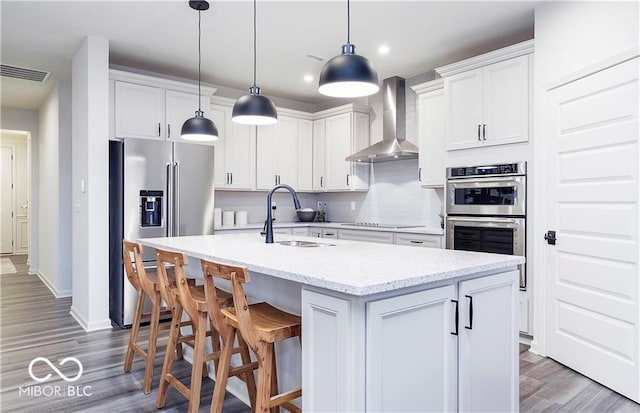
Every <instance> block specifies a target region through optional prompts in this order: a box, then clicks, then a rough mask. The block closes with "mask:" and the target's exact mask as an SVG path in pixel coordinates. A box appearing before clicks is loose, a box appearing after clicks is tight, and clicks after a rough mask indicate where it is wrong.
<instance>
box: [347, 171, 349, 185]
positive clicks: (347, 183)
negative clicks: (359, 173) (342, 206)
mask: <svg viewBox="0 0 640 413" xmlns="http://www.w3.org/2000/svg"><path fill="white" fill-rule="evenodd" d="M347 186H349V174H347Z"/></svg>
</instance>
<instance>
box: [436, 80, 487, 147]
mask: <svg viewBox="0 0 640 413" xmlns="http://www.w3.org/2000/svg"><path fill="white" fill-rule="evenodd" d="M444 90H445V92H444V96H445V107H446V110H447V116H446V124H445V133H446V141H447V150H450V151H451V150H456V149H465V148H473V147H477V146H478V145H482V137H481V132H482V131H481V130H480V128H481V125H482V69H476V70H470V71H468V72H464V73H459V74H457V75H453V76H450V77H447V78H445V79H444Z"/></svg>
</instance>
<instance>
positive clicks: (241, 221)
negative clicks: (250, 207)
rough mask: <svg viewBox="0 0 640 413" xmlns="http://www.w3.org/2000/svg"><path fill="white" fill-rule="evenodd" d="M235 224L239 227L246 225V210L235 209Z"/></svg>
mask: <svg viewBox="0 0 640 413" xmlns="http://www.w3.org/2000/svg"><path fill="white" fill-rule="evenodd" d="M236 225H237V226H239V227H240V226H245V225H247V211H236Z"/></svg>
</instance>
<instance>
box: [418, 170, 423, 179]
mask: <svg viewBox="0 0 640 413" xmlns="http://www.w3.org/2000/svg"><path fill="white" fill-rule="evenodd" d="M418 181H420V182H422V168H418Z"/></svg>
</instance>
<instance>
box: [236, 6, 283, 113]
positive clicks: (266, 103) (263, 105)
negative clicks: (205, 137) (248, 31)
mask: <svg viewBox="0 0 640 413" xmlns="http://www.w3.org/2000/svg"><path fill="white" fill-rule="evenodd" d="M231 120H233V121H234V122H236V123H242V124H244V125H273V124H274V123H276V122H278V111H277V110H276V107H275V105H274V104H273V102H271V99H269V98H268V97H266V96H263V95H261V94H260V88H259V87H258V86H257V85H256V0H253V86H251V87H250V88H249V94H248V95H244V96H241V97H240V98H239V99H238V100H236V103H235V104H234V105H233V112H232V115H231Z"/></svg>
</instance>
